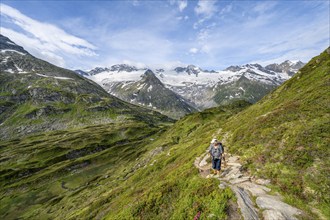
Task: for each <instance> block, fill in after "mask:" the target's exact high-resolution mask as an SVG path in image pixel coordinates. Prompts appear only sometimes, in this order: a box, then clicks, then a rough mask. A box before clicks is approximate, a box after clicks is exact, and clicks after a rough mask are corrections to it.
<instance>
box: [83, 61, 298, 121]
mask: <svg viewBox="0 0 330 220" xmlns="http://www.w3.org/2000/svg"><path fill="white" fill-rule="evenodd" d="M303 65H304V64H303V63H302V62H300V61H297V62H289V61H284V62H283V63H281V64H273V65H268V66H266V67H263V66H261V65H259V64H245V65H241V66H230V67H228V68H226V69H225V70H223V71H214V70H211V71H209V70H202V69H201V68H199V67H196V66H194V65H188V66H186V67H176V68H173V69H169V70H166V69H161V68H158V69H157V68H155V70H153V72H154V73H155V76H156V77H157V78H158V79H159V80H160V81H161V82H162V83H163V84H164V86H165V87H166V88H168V89H170V90H172V91H173V92H174V93H176V94H178V95H180V96H181V97H182V98H184V99H185V100H186V101H187V104H188V105H191V106H192V107H193V108H195V109H198V110H203V109H206V108H210V107H215V106H217V105H221V104H226V103H229V102H231V101H233V100H234V99H235V100H237V99H244V100H246V101H249V102H251V103H255V102H256V101H258V100H259V99H261V98H262V97H263V96H264V95H266V94H267V93H268V92H270V91H271V90H273V89H274V88H276V87H278V86H279V85H280V84H282V83H283V82H284V81H286V80H287V79H289V78H290V77H292V75H293V74H294V72H296V71H298V69H299V68H301V67H302V66H303ZM145 71H146V69H145V68H136V67H135V66H129V65H127V64H118V65H113V66H111V67H109V68H107V67H105V68H100V67H98V68H95V69H93V70H91V71H90V73H89V76H85V77H87V78H89V79H91V80H93V81H95V82H97V83H98V84H99V85H101V86H102V87H103V88H104V89H105V90H107V91H108V92H109V93H110V94H114V95H118V97H119V98H122V99H123V100H125V101H128V102H131V100H132V99H128V98H127V97H120V95H119V93H118V89H117V88H118V86H119V85H121V86H124V87H126V89H127V88H128V87H130V90H131V91H134V90H135V92H137V91H138V88H137V87H135V88H134V85H136V84H133V82H138V81H141V77H142V76H143V73H144V72H145ZM276 71H277V72H276ZM96 72H97V73H96ZM243 78H244V79H245V83H244V84H241V85H240V86H238V87H237V85H239V84H240V83H239V81H240V80H242V79H243ZM255 86H257V87H259V88H261V90H260V91H259V92H256V89H251V88H252V87H255ZM114 88H116V89H114ZM224 90H225V93H226V94H227V95H226V96H224ZM238 91H239V92H238ZM132 93H134V92H132ZM130 95H132V94H130ZM163 102H164V103H166V102H167V100H163ZM135 104H136V103H135ZM140 105H144V106H148V103H144V102H141V103H140ZM160 110H161V109H160ZM168 116H172V117H173V114H171V113H170V112H169V113H168Z"/></svg>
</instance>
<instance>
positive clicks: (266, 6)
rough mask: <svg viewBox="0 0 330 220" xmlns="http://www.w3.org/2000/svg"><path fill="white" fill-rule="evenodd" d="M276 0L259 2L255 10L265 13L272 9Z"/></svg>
mask: <svg viewBox="0 0 330 220" xmlns="http://www.w3.org/2000/svg"><path fill="white" fill-rule="evenodd" d="M276 4H277V3H276V2H274V1H265V2H260V3H258V4H257V5H256V6H255V7H254V8H253V11H255V12H258V13H261V14H264V13H265V12H267V11H270V10H271V9H273V8H274V7H275V6H276Z"/></svg>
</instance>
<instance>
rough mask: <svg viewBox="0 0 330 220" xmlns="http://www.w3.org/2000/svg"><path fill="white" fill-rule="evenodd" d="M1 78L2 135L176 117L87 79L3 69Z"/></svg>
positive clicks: (4, 137)
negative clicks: (132, 101)
mask: <svg viewBox="0 0 330 220" xmlns="http://www.w3.org/2000/svg"><path fill="white" fill-rule="evenodd" d="M54 68H58V67H54ZM63 71H66V72H69V73H71V72H70V71H68V70H63ZM78 77H79V76H78ZM0 82H1V83H0V85H1V89H0V97H1V98H2V101H0V110H1V109H4V111H3V112H1V114H0V139H9V138H13V137H16V136H23V135H26V134H29V133H36V132H40V131H45V130H62V129H67V128H74V127H82V126H86V125H91V124H106V123H109V122H115V121H119V122H120V121H123V120H131V121H147V122H150V124H157V123H159V122H160V123H162V122H166V121H167V122H171V121H173V120H170V119H169V118H167V117H166V116H163V115H161V114H160V113H158V112H154V111H151V110H148V109H145V108H141V107H137V106H134V105H131V104H129V103H125V102H123V101H121V100H119V99H117V98H115V97H113V96H111V95H109V94H107V93H106V92H105V91H104V90H103V89H102V88H101V87H99V86H98V85H92V84H91V82H89V81H88V80H86V79H76V80H75V81H73V80H60V79H54V78H45V77H40V76H37V75H35V74H34V73H27V74H7V73H0ZM45 109H46V110H45Z"/></svg>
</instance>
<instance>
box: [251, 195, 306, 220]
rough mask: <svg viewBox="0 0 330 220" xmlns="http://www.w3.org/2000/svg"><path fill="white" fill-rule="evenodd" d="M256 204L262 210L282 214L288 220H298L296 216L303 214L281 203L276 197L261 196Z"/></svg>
mask: <svg viewBox="0 0 330 220" xmlns="http://www.w3.org/2000/svg"><path fill="white" fill-rule="evenodd" d="M256 203H257V205H258V206H259V208H261V209H269V210H275V211H277V212H281V213H282V215H283V216H284V217H285V219H287V220H295V219H297V218H296V217H295V216H296V215H300V214H301V211H300V210H299V209H297V208H295V207H293V206H291V205H289V204H286V203H284V202H282V201H280V200H279V199H278V198H277V197H275V196H270V195H265V196H260V197H258V198H257V201H256Z"/></svg>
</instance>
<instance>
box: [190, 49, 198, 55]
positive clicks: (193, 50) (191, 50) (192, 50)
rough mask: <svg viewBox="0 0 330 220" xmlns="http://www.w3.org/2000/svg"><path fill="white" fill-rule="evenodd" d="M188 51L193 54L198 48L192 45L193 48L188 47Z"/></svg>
mask: <svg viewBox="0 0 330 220" xmlns="http://www.w3.org/2000/svg"><path fill="white" fill-rule="evenodd" d="M189 52H190V53H193V54H195V53H197V52H198V49H197V48H196V47H193V48H190V50H189Z"/></svg>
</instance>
